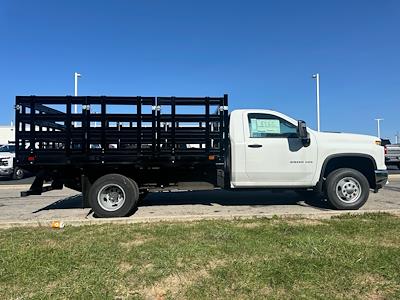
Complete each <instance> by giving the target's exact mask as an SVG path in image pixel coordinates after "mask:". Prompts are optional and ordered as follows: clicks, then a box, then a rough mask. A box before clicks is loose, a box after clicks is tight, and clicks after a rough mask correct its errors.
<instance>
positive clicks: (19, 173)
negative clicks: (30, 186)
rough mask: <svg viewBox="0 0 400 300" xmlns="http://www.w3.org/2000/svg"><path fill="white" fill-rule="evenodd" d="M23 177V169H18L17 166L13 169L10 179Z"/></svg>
mask: <svg viewBox="0 0 400 300" xmlns="http://www.w3.org/2000/svg"><path fill="white" fill-rule="evenodd" d="M24 177H25V171H24V170H23V169H20V168H18V167H17V168H15V169H14V172H13V175H12V179H14V180H20V179H23V178H24Z"/></svg>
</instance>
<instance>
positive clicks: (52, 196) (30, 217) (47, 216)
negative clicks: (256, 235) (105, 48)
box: [0, 174, 400, 227]
mask: <svg viewBox="0 0 400 300" xmlns="http://www.w3.org/2000/svg"><path fill="white" fill-rule="evenodd" d="M29 182H30V179H25V181H22V182H21V184H18V185H17V184H15V182H8V184H2V185H0V209H1V214H0V226H2V227H5V226H6V227H7V226H12V225H20V224H22V225H23V224H27V225H29V224H30V225H35V224H36V225H37V224H44V223H46V224H47V222H49V221H51V220H62V221H64V222H66V223H68V222H69V223H71V224H72V223H75V224H78V223H91V222H95V220H96V218H95V217H94V216H93V214H92V212H91V210H90V209H88V208H84V209H83V208H82V207H81V202H82V198H81V197H82V196H81V194H80V193H77V192H75V191H73V190H70V189H63V190H59V191H50V192H47V193H44V194H43V195H41V196H29V197H24V198H21V197H20V196H19V195H20V192H21V191H23V190H27V189H28V188H29V185H28V183H29ZM3 183H5V182H4V181H3ZM360 211H370V212H372V211H390V212H395V213H398V212H400V175H398V174H394V175H393V174H392V175H391V176H390V183H389V184H388V185H387V186H386V187H385V188H384V189H383V190H381V191H380V192H379V193H377V194H374V193H371V195H370V198H369V200H368V202H367V204H366V205H365V206H364V207H363V208H362V209H361V210H360ZM337 213H338V211H335V210H331V209H330V208H329V206H328V205H327V203H325V202H322V201H315V200H312V199H305V198H302V197H301V196H299V195H298V194H296V193H294V192H270V191H223V190H216V191H187V192H165V193H153V194H149V195H148V196H147V197H146V198H145V199H144V200H143V201H142V202H141V203H140V205H139V208H138V209H137V211H136V212H135V213H134V214H133V215H132V216H131V217H128V218H122V219H120V221H119V222H121V221H122V222H124V221H127V222H141V221H152V220H153V221H154V220H190V219H203V218H232V217H253V216H254V217H260V216H261V217H262V216H266V217H268V216H273V215H280V216H288V215H289V216H290V215H303V216H308V217H324V216H330V215H333V214H337ZM340 213H342V212H340ZM97 220H98V219H97Z"/></svg>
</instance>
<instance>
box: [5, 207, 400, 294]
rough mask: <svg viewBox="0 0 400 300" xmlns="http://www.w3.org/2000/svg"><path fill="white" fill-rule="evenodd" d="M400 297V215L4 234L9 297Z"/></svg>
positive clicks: (25, 230)
mask: <svg viewBox="0 0 400 300" xmlns="http://www.w3.org/2000/svg"><path fill="white" fill-rule="evenodd" d="M27 298H34V299H65V298H91V299H100V298H101V299H116V298H117V299H154V298H158V299H169V298H171V299H204V298H208V299H216V298H218V299H232V298H238V299H254V298H258V299H265V298H272V299H275V298H279V299H287V298H296V299H297V298H320V299H325V298H347V299H354V298H360V299H367V298H368V299H370V298H373V299H380V298H400V218H397V217H394V216H390V215H386V214H373V215H363V216H356V217H350V216H344V217H340V218H335V219H331V220H323V221H313V220H302V219H292V220H283V219H277V218H275V219H254V220H241V221H240V220H237V221H201V222H191V223H162V222H160V223H155V224H154V223H153V224H131V225H101V226H100V225H99V226H84V227H66V228H64V229H62V230H52V229H50V228H18V229H7V230H0V299H27Z"/></svg>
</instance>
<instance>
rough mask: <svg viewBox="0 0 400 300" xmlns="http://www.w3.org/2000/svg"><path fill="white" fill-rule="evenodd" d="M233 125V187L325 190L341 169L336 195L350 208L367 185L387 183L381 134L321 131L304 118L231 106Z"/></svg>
mask: <svg viewBox="0 0 400 300" xmlns="http://www.w3.org/2000/svg"><path fill="white" fill-rule="evenodd" d="M229 126H230V127H229V128H230V130H229V132H230V146H231V188H304V189H314V190H320V191H323V190H326V188H327V186H326V185H327V179H329V180H328V181H329V182H328V183H330V181H332V180H331V179H332V176H333V175H335V174H336V173H340V172H339V171H338V170H342V172H341V174H342V175H340V174H339V176H335V178H336V179H337V180H335V182H336V181H337V182H336V183H335V187H334V188H335V191H334V192H332V195H333V196H335V198H337V199H336V200H338V203H337V205H336V207H337V208H351V207H354V206H356V207H357V206H358V205H355V204H356V203H357V202H358V201H360V203H359V205H360V204H361V202H362V201H361V200H363V199H364V197H363V196H364V195H363V194H365V196H366V197H367V196H368V193H369V189H373V190H377V189H379V188H381V187H382V186H383V184H385V183H386V180H387V171H386V166H385V158H384V149H383V147H382V146H380V139H379V138H377V137H374V136H367V135H358V134H347V133H330V132H317V131H314V130H312V129H310V128H308V127H306V126H305V123H304V122H303V121H296V120H294V119H292V118H290V117H288V116H286V115H284V114H282V113H279V112H276V111H271V110H260V109H253V110H251V109H246V110H235V111H233V112H232V113H231V115H230V124H229ZM301 131H303V136H301ZM332 173H334V174H333V175H332V176H331V177H330V175H331V174H332ZM342 177H343V178H342ZM340 178H341V179H340ZM340 199H341V200H343V201H341V202H343V203H341V202H340Z"/></svg>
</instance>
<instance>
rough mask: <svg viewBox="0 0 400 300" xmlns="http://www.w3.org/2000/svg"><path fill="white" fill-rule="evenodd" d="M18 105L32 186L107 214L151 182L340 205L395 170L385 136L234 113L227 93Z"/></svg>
mask: <svg viewBox="0 0 400 300" xmlns="http://www.w3.org/2000/svg"><path fill="white" fill-rule="evenodd" d="M73 105H78V106H79V108H78V111H79V113H73V110H72V107H73ZM96 106H97V108H95V107H96ZM15 108H16V118H15V120H16V128H17V131H16V145H17V156H16V159H15V161H16V164H17V165H18V166H19V167H21V168H24V169H26V170H29V171H32V172H35V173H36V174H37V175H36V179H35V181H34V182H33V184H32V186H31V189H30V190H29V191H27V192H25V193H23V194H22V195H25V196H26V195H31V194H41V193H42V192H43V191H47V190H49V188H50V189H62V188H63V186H66V187H69V188H72V189H75V190H77V191H82V193H83V197H82V198H83V202H84V205H85V206H86V205H88V206H90V207H91V208H92V209H93V211H94V212H95V214H96V215H97V216H100V217H122V216H126V215H128V214H130V213H131V212H132V211H134V209H135V208H136V205H137V203H138V199H139V197H140V193H141V192H142V191H144V190H149V191H160V190H176V189H180V188H181V189H185V190H188V189H193V188H192V187H191V184H192V183H195V182H207V183H210V186H211V187H219V188H224V189H232V190H240V189H281V190H288V189H292V190H295V191H299V192H314V193H316V194H318V195H324V196H326V197H327V199H328V200H329V202H330V203H331V204H332V206H333V207H334V208H336V209H358V208H360V207H361V206H363V205H364V204H365V202H366V201H367V199H368V196H369V193H370V189H372V190H374V191H375V192H377V191H378V190H379V189H380V188H382V187H383V186H384V185H385V184H386V182H387V178H388V174H387V170H386V166H385V158H384V149H383V147H382V146H380V143H381V140H380V139H379V138H377V137H374V136H367V135H357V134H346V133H329V132H317V131H314V130H312V129H310V128H308V127H307V126H306V123H305V122H304V121H301V120H298V121H297V120H294V119H292V118H290V117H288V116H286V115H284V114H282V113H279V112H276V111H272V110H266V109H245V110H235V111H233V112H231V114H230V116H229V114H228V96H227V95H224V96H223V97H140V96H138V97H105V96H103V97H97V96H84V97H83V96H79V97H56V96H46V97H41V96H27V97H17V98H16V106H15ZM94 111H96V112H99V111H100V113H94ZM28 126H29V128H30V130H27V128H28ZM47 179H51V180H52V184H51V186H50V187H43V181H44V180H47ZM192 186H193V187H195V186H196V184H193V185H192Z"/></svg>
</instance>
